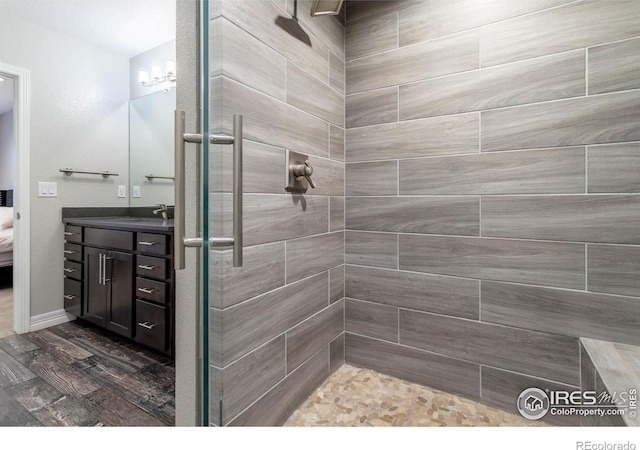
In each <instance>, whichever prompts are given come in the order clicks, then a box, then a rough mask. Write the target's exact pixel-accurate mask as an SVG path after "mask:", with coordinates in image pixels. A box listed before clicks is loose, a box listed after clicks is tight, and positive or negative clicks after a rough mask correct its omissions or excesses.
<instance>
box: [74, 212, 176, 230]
mask: <svg viewBox="0 0 640 450" xmlns="http://www.w3.org/2000/svg"><path fill="white" fill-rule="evenodd" d="M62 222H64V223H66V224H69V225H78V226H82V227H100V228H110V229H117V230H126V231H158V232H170V231H173V219H169V220H162V218H152V217H131V216H125V217H123V216H117V217H67V218H64V219H62Z"/></svg>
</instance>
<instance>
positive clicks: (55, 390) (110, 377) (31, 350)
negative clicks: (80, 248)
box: [0, 322, 175, 427]
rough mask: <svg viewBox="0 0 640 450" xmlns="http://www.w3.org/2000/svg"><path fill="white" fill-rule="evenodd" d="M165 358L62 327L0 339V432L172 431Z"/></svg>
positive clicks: (171, 376) (104, 335)
mask: <svg viewBox="0 0 640 450" xmlns="http://www.w3.org/2000/svg"><path fill="white" fill-rule="evenodd" d="M174 396H175V367H174V364H173V362H172V361H171V359H170V358H167V357H166V356H163V355H160V354H158V353H155V352H153V351H151V350H147V349H144V348H142V347H140V346H138V345H136V344H135V343H133V342H130V341H127V340H125V339H122V338H119V337H117V336H115V335H113V334H111V333H108V332H106V331H103V330H100V329H98V328H95V327H93V326H90V325H88V324H83V323H77V322H69V323H65V324H62V325H57V326H54V327H50V328H47V329H44V330H40V331H35V332H31V333H27V334H21V335H17V334H13V335H10V336H7V337H4V338H0V426H10V427H22V426H127V427H137V426H154V427H156V426H157V427H159V426H173V425H174V422H175V406H174Z"/></svg>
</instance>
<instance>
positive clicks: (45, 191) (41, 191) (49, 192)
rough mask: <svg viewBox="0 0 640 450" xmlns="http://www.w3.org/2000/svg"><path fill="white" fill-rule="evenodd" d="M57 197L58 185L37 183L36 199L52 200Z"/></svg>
mask: <svg viewBox="0 0 640 450" xmlns="http://www.w3.org/2000/svg"><path fill="white" fill-rule="evenodd" d="M57 196H58V183H56V182H54V181H38V197H48V198H53V197H57Z"/></svg>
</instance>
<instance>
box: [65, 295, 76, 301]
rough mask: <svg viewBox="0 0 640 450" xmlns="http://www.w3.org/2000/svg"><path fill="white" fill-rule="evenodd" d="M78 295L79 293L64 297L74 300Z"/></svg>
mask: <svg viewBox="0 0 640 450" xmlns="http://www.w3.org/2000/svg"><path fill="white" fill-rule="evenodd" d="M76 297H77V295H65V296H64V298H66V299H67V300H73V299H74V298H76Z"/></svg>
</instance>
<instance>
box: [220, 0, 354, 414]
mask: <svg viewBox="0 0 640 450" xmlns="http://www.w3.org/2000/svg"><path fill="white" fill-rule="evenodd" d="M212 3H213V14H212V17H211V19H212V22H211V23H212V33H211V40H210V49H211V53H210V60H211V79H210V87H211V106H210V111H211V129H212V130H213V131H225V132H229V131H230V129H231V118H232V116H233V114H243V115H244V138H245V140H244V144H245V146H244V148H245V155H244V162H245V176H244V189H245V196H244V243H245V249H244V266H243V267H242V268H234V267H232V264H231V253H230V251H215V252H212V253H211V256H210V267H211V271H210V277H211V282H210V306H211V310H210V314H209V317H210V322H211V324H212V326H211V336H210V349H211V352H210V354H211V364H212V367H211V370H210V377H211V380H212V386H214V389H212V393H211V402H210V407H211V418H212V422H214V423H215V424H216V425H219V424H223V425H279V424H281V423H282V422H284V421H285V420H286V419H287V418H288V416H289V415H290V414H291V413H292V412H293V410H294V409H295V408H296V407H297V406H298V404H299V403H300V402H301V401H303V400H304V399H305V398H306V396H307V395H309V394H310V393H311V392H312V391H313V389H315V388H316V387H317V386H318V385H319V383H321V382H322V381H323V380H324V379H325V378H326V377H327V376H328V375H329V373H330V369H331V370H335V369H337V367H339V365H340V364H341V363H342V361H343V360H344V338H343V335H344V301H343V298H344V253H345V252H344V159H345V156H344V153H345V152H344V146H345V144H344V142H345V132H344V120H345V115H344V107H345V94H344V92H345V47H344V33H345V28H344V25H343V23H341V22H340V21H338V20H336V18H334V17H318V18H312V17H311V16H310V8H311V2H310V1H308V0H301V1H299V2H298V11H297V14H298V18H299V19H298V27H297V28H296V30H292V28H291V27H290V26H287V25H290V22H291V13H292V12H293V11H292V6H293V3H292V2H290V1H289V2H287V1H271V0H268V1H259V2H255V1H238V0H216V1H215V2H212ZM285 150H293V151H297V152H300V153H306V154H309V160H310V163H311V164H312V165H313V166H314V174H313V177H314V179H315V182H316V184H317V187H316V189H309V191H308V192H307V193H306V194H304V195H292V194H289V193H287V192H286V191H285V189H284V181H285ZM230 154H231V152H230V151H229V148H228V147H227V148H225V147H215V146H214V147H212V149H211V155H212V156H211V165H210V178H211V179H212V180H214V184H213V186H214V188H213V189H212V192H211V196H210V200H211V205H212V207H211V210H212V214H211V217H212V219H211V230H212V232H215V233H216V234H220V235H222V236H230V235H231V228H230V225H231V222H230V221H231V212H232V209H231V203H230V192H231V173H232V172H231V158H230ZM248 385H251V387H248ZM220 393H221V398H220V397H219V395H220ZM220 399H221V400H222V408H221V409H222V412H223V414H221V412H220V408H219V404H220Z"/></svg>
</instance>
